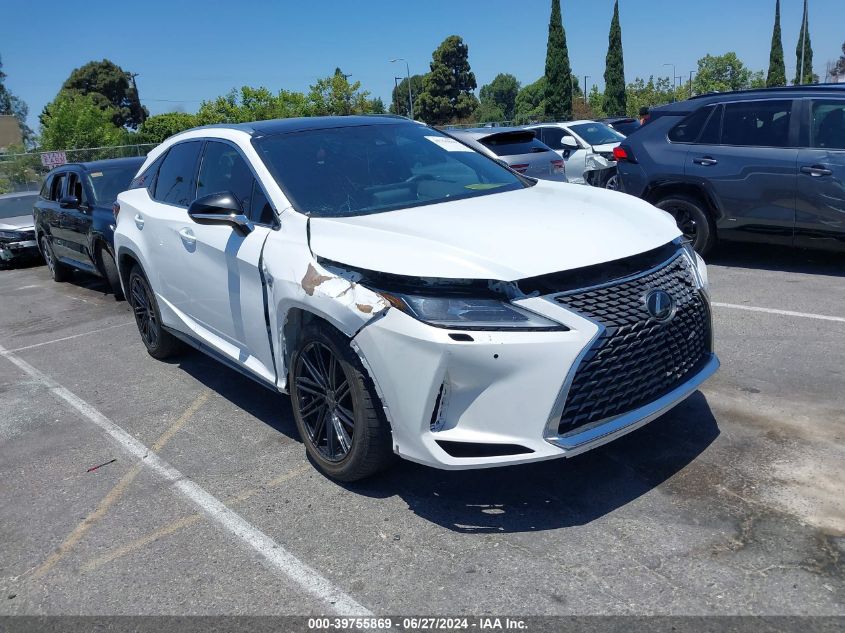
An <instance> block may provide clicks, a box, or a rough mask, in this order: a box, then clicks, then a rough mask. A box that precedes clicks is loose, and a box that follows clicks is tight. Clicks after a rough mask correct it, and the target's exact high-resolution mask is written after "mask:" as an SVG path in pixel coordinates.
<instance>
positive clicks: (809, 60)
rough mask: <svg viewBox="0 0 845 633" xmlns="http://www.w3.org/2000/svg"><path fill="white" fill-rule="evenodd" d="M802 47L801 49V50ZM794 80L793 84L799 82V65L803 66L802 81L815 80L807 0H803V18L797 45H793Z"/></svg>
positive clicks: (809, 81) (806, 82)
mask: <svg viewBox="0 0 845 633" xmlns="http://www.w3.org/2000/svg"><path fill="white" fill-rule="evenodd" d="M802 49H803V50H802ZM795 56H796V61H797V63H796V64H795V80H794V81H793V82H792V83H794V84H799V83H801V65H802V63H803V66H804V83H805V84H811V83H814V81H816V77H815V76H814V75H813V44H812V42H810V24H809V16H808V15H807V0H804V19H803V20H801V32H800V33H799V34H798V45H797V46H796V47H795Z"/></svg>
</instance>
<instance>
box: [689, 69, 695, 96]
mask: <svg viewBox="0 0 845 633" xmlns="http://www.w3.org/2000/svg"><path fill="white" fill-rule="evenodd" d="M694 72H696V71H694V70H691V71H689V96H690V98H691V97H692V74H693V73H694Z"/></svg>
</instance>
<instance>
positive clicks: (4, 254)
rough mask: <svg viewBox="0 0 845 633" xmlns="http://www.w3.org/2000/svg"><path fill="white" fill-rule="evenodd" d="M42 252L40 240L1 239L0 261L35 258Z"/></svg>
mask: <svg viewBox="0 0 845 633" xmlns="http://www.w3.org/2000/svg"><path fill="white" fill-rule="evenodd" d="M40 254H41V252H40V251H39V250H38V242H36V241H35V240H22V241H19V242H5V241H0V262H4V263H11V262H12V261H16V260H25V259H35V258H37V257H39V256H40Z"/></svg>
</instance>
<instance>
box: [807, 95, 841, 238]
mask: <svg viewBox="0 0 845 633" xmlns="http://www.w3.org/2000/svg"><path fill="white" fill-rule="evenodd" d="M806 107H807V110H808V112H807V115H808V117H809V126H808V128H809V129H808V133H807V135H806V136H807V143H806V147H805V148H802V149H801V150H800V151H799V152H798V194H797V200H796V219H795V242H796V245H798V246H804V247H809V248H827V249H833V250H845V99H812V100H807V101H806ZM805 120H806V119H805Z"/></svg>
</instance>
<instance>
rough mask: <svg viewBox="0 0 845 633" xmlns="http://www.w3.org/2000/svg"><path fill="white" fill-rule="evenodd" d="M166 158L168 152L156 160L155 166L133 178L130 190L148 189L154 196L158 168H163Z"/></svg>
mask: <svg viewBox="0 0 845 633" xmlns="http://www.w3.org/2000/svg"><path fill="white" fill-rule="evenodd" d="M166 156H167V152H165V153H164V154H162V155H161V156H159V157H158V158H156V159H155V160H154V161H153V164H152V165H150V166H149V167H147V168H146V169H145V170H144V171H143V173H141V174H140V175H139V176H136V177H135V178H133V179H132V181H131V182H130V183H129V189H141V188H146V190H147V191H149V192H150V195H152V193H153V191H154V190H155V182H156V176H158V168H159V167H161V164H162V163H163V162H164V159H165V157H166Z"/></svg>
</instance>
